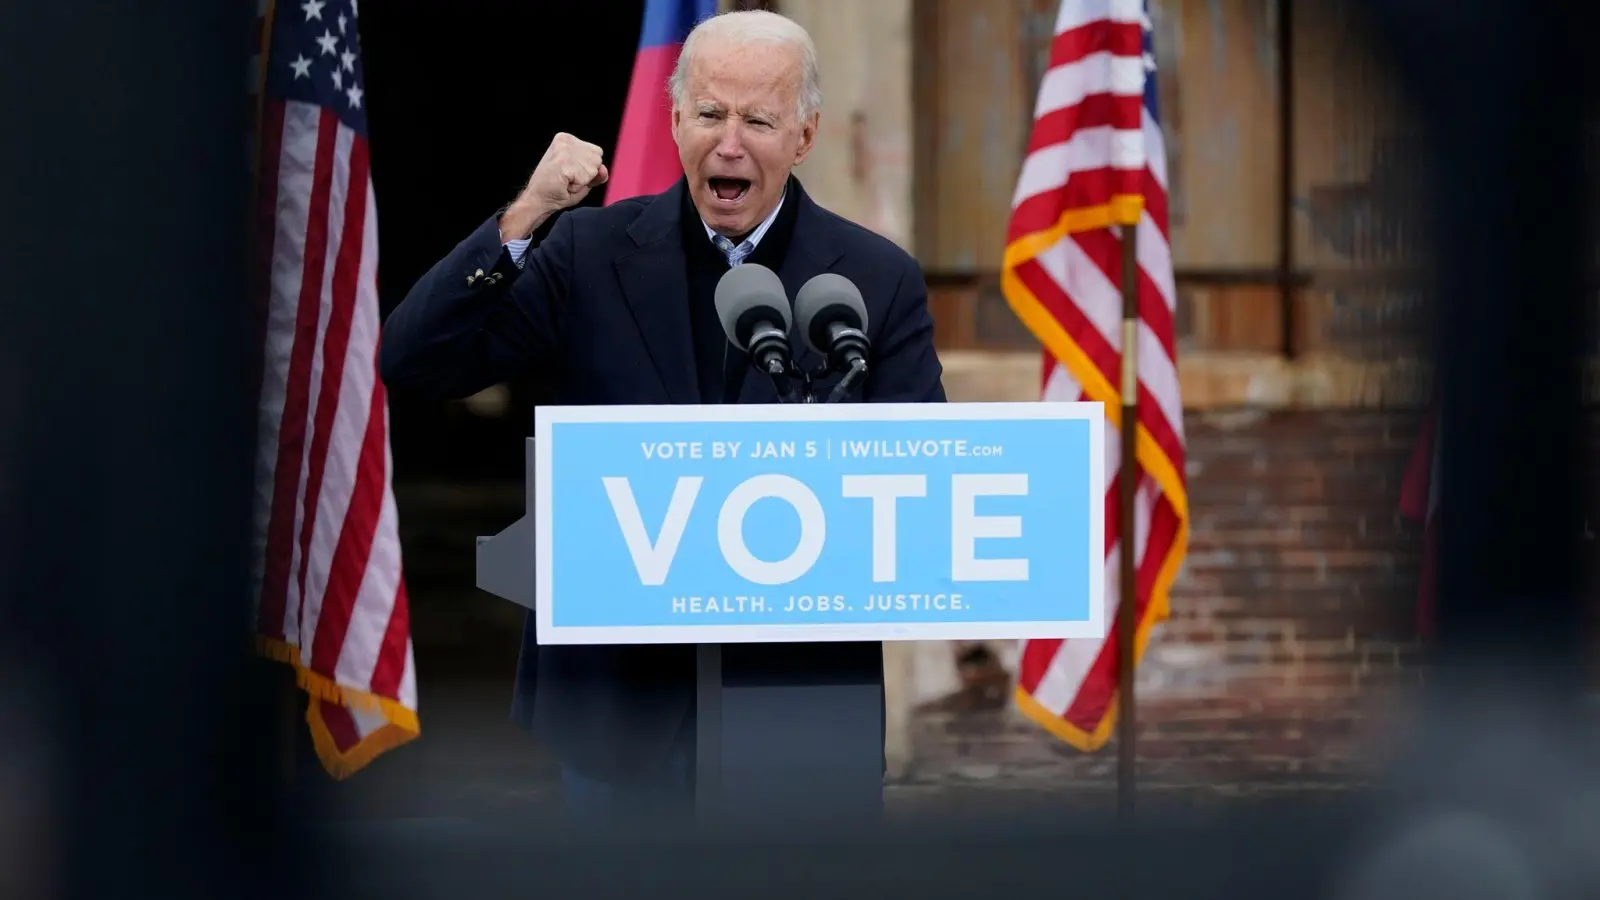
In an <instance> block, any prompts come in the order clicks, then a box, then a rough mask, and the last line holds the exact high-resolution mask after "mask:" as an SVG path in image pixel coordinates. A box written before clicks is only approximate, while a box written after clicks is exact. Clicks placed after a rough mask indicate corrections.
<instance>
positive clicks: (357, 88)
mask: <svg viewBox="0 0 1600 900" xmlns="http://www.w3.org/2000/svg"><path fill="white" fill-rule="evenodd" d="M344 93H345V96H346V97H349V98H350V108H351V109H359V108H360V107H361V95H362V94H365V93H366V91H363V90H362V89H361V85H359V84H352V85H350V88H349V90H347V91H345V92H344Z"/></svg>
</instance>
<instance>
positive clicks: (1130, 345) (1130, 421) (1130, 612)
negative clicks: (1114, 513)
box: [1117, 225, 1139, 817]
mask: <svg viewBox="0 0 1600 900" xmlns="http://www.w3.org/2000/svg"><path fill="white" fill-rule="evenodd" d="M1121 231H1122V460H1121V471H1120V474H1119V476H1118V487H1119V491H1118V499H1119V501H1120V503H1119V506H1118V517H1117V545H1118V547H1119V549H1120V553H1119V554H1118V561H1119V563H1120V576H1119V578H1118V595H1119V596H1118V599H1117V809H1118V811H1119V812H1120V813H1121V814H1122V815H1123V816H1125V817H1126V816H1130V815H1132V814H1133V798H1134V792H1135V790H1136V787H1137V782H1136V776H1135V768H1134V766H1135V762H1136V760H1137V758H1138V754H1137V753H1136V752H1135V751H1136V749H1137V748H1136V746H1135V743H1134V741H1135V737H1134V730H1135V725H1136V724H1137V716H1136V712H1135V710H1136V707H1135V705H1134V696H1133V652H1134V643H1135V632H1136V631H1137V630H1138V627H1139V619H1138V616H1137V615H1136V612H1137V611H1136V610H1135V608H1134V607H1135V604H1136V602H1137V600H1136V598H1137V596H1138V592H1137V585H1136V584H1135V583H1134V578H1135V575H1134V570H1135V561H1136V559H1137V554H1136V552H1135V551H1136V550H1137V548H1136V547H1135V546H1134V544H1135V542H1136V541H1137V539H1138V538H1137V534H1138V529H1137V523H1136V522H1135V521H1134V515H1135V513H1134V496H1135V493H1136V491H1137V490H1138V487H1139V462H1138V455H1137V452H1136V448H1137V440H1138V434H1139V363H1138V353H1137V348H1138V337H1139V257H1138V252H1137V242H1138V237H1137V236H1138V231H1139V228H1138V226H1137V225H1123V226H1122V229H1121Z"/></svg>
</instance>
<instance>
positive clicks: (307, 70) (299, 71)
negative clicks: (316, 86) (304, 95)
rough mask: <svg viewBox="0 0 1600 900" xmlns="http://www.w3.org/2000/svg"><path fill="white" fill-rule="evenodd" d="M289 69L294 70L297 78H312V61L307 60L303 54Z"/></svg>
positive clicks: (290, 64)
mask: <svg viewBox="0 0 1600 900" xmlns="http://www.w3.org/2000/svg"><path fill="white" fill-rule="evenodd" d="M289 68H291V69H293V70H294V77H295V78H310V77H311V60H309V59H306V58H305V54H301V55H300V56H299V57H297V58H296V59H295V61H294V62H292V63H289Z"/></svg>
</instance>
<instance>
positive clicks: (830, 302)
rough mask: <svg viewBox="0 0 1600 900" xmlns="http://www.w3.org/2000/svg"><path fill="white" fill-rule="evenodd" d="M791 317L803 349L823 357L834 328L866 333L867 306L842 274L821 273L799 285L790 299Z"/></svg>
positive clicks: (826, 353) (852, 283) (857, 290)
mask: <svg viewBox="0 0 1600 900" xmlns="http://www.w3.org/2000/svg"><path fill="white" fill-rule="evenodd" d="M794 318H795V321H796V322H797V323H798V324H799V325H800V336H801V337H803V338H804V339H805V342H806V346H808V347H810V348H811V349H812V350H814V351H816V352H817V353H819V354H821V355H823V356H827V355H828V350H829V344H830V343H831V335H830V334H829V329H830V328H831V327H832V326H834V325H843V326H845V327H846V328H855V329H859V330H860V331H862V332H863V333H864V332H866V330H867V304H866V302H865V301H863V300H862V299H861V290H860V288H857V287H856V286H855V283H854V282H852V281H851V280H850V279H848V278H846V277H844V276H843V275H838V274H835V273H833V272H824V273H822V274H821V275H818V276H816V277H815V278H813V279H811V280H810V281H808V282H806V283H805V284H804V285H801V287H800V292H799V293H798V294H795V297H794Z"/></svg>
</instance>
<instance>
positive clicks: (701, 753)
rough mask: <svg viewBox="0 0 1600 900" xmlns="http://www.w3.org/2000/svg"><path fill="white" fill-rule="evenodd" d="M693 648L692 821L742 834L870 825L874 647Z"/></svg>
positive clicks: (877, 737) (875, 730) (878, 745)
mask: <svg viewBox="0 0 1600 900" xmlns="http://www.w3.org/2000/svg"><path fill="white" fill-rule="evenodd" d="M697 650H698V656H697V662H698V685H697V688H698V690H697V715H696V721H697V732H696V742H695V743H696V763H697V765H696V778H695V785H696V807H697V812H698V813H699V815H700V817H701V818H703V819H708V820H720V821H728V820H732V821H734V822H737V823H741V824H745V825H749V826H759V825H762V824H774V825H775V824H786V825H791V826H792V825H793V824H795V823H796V822H809V821H815V822H818V823H819V824H820V823H824V822H826V823H834V824H839V823H843V822H863V821H876V820H877V819H878V818H879V816H880V815H881V813H882V808H883V739H884V709H883V701H884V697H883V680H882V679H883V668H882V665H883V663H882V661H883V650H882V645H881V644H878V643H852V644H738V645H721V644H701V645H699V647H698V648H697Z"/></svg>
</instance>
